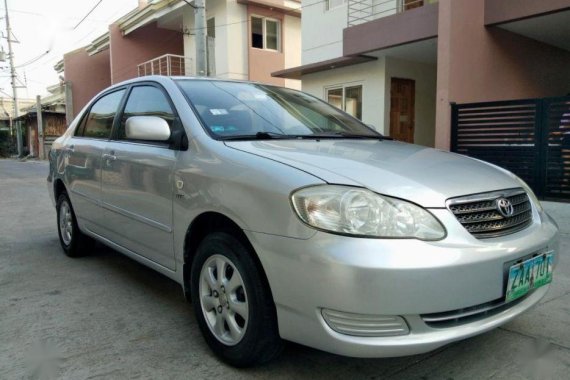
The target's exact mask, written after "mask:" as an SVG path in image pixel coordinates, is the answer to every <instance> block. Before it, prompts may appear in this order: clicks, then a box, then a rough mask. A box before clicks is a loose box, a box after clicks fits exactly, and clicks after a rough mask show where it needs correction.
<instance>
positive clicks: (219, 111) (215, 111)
mask: <svg viewBox="0 0 570 380" xmlns="http://www.w3.org/2000/svg"><path fill="white" fill-rule="evenodd" d="M210 112H211V113H212V115H216V116H217V115H227V114H228V110H226V109H223V108H211V109H210Z"/></svg>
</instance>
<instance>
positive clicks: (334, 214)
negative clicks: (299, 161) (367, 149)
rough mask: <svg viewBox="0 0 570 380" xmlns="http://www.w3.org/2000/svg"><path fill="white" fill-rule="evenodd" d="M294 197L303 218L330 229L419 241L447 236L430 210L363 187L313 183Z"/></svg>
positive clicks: (295, 204)
mask: <svg viewBox="0 0 570 380" xmlns="http://www.w3.org/2000/svg"><path fill="white" fill-rule="evenodd" d="M291 200H292V203H293V208H294V209H295V212H296V213H297V215H299V217H300V218H301V220H302V221H304V222H305V223H307V224H308V225H310V226H312V227H315V228H318V229H320V230H324V231H328V232H333V233H339V234H346V235H354V236H366V237H376V238H415V239H420V240H440V239H443V238H444V237H445V229H444V228H443V226H442V225H441V223H440V222H439V221H438V220H437V219H436V218H435V217H434V216H433V215H432V214H431V213H429V212H428V211H427V210H424V209H423V208H421V207H419V206H416V205H415V204H413V203H410V202H406V201H403V200H400V199H396V198H391V197H387V196H385V195H379V194H376V193H373V192H372V191H370V190H367V189H363V188H358V187H350V186H339V185H320V186H313V187H307V188H304V189H300V190H297V191H296V192H294V193H293V195H292V196H291Z"/></svg>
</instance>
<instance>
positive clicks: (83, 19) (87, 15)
mask: <svg viewBox="0 0 570 380" xmlns="http://www.w3.org/2000/svg"><path fill="white" fill-rule="evenodd" d="M102 2H103V0H99V1H98V2H97V4H95V5H94V6H93V8H91V10H90V11H89V12H87V14H86V15H85V16H84V17H83V18H82V19H81V21H79V22H78V23H77V25H75V26H74V27H73V29H72V30H75V29H77V27H78V26H79V25H81V23H82V22H83V21H85V19H87V17H89V15H90V14H91V13H93V11H94V10H95V9H97V7H98V6H99V5H100V4H101V3H102Z"/></svg>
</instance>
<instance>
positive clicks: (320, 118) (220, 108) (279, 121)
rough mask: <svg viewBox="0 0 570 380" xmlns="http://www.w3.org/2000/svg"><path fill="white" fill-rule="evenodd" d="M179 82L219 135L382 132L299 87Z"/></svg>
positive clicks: (311, 135)
mask: <svg viewBox="0 0 570 380" xmlns="http://www.w3.org/2000/svg"><path fill="white" fill-rule="evenodd" d="M178 84H179V86H180V88H181V89H182V91H183V92H184V94H185V95H186V96H187V98H188V99H189V101H190V102H191V104H192V105H193V106H194V109H195V110H196V111H197V113H198V115H199V116H200V118H201V120H202V122H203V124H204V126H205V127H206V128H207V129H208V130H209V132H210V133H211V134H212V135H213V136H214V137H217V138H228V137H230V138H231V137H244V138H247V137H258V138H259V137H260V136H262V137H268V136H270V137H275V138H319V137H324V138H335V137H370V138H378V137H381V135H379V134H378V133H377V132H375V131H373V130H371V129H370V128H368V127H367V126H366V125H364V124H363V123H361V122H360V121H359V120H357V119H355V118H353V117H351V116H349V115H347V114H345V113H343V112H341V111H339V110H337V109H336V108H334V107H332V106H331V105H329V104H327V103H326V102H323V101H322V100H320V99H317V98H315V97H313V96H311V95H308V94H305V93H303V92H300V91H295V90H291V89H287V88H282V87H275V86H269V85H263V84H253V83H239V82H224V81H206V80H179V81H178ZM260 134H261V135H260Z"/></svg>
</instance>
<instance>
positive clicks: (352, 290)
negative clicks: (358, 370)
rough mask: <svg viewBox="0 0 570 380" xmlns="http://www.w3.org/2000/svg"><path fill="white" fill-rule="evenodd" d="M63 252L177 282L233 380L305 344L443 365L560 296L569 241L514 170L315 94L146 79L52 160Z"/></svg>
mask: <svg viewBox="0 0 570 380" xmlns="http://www.w3.org/2000/svg"><path fill="white" fill-rule="evenodd" d="M50 164H51V165H50V173H49V177H48V189H49V192H50V195H51V197H52V200H53V202H54V205H55V207H56V209H57V226H58V232H59V237H60V241H61V245H62V248H63V250H64V251H65V253H66V254H67V255H69V256H72V257H74V256H80V255H82V254H84V253H86V252H87V250H88V248H90V247H92V246H93V244H92V239H95V240H97V241H99V242H102V243H103V244H106V245H108V246H109V247H112V248H114V249H116V250H117V251H120V252H122V253H124V254H125V255H127V256H129V257H131V258H133V259H135V260H137V261H139V262H141V263H143V264H144V265H147V266H149V267H151V268H153V269H155V270H157V271H159V272H160V273H162V274H164V275H166V276H168V277H170V278H172V279H174V280H175V281H177V282H179V283H180V284H181V285H182V288H183V291H184V293H185V295H186V296H187V297H188V299H191V302H192V304H193V308H194V311H195V314H196V319H197V322H198V325H199V327H200V329H201V331H202V333H203V335H204V337H205V339H206V341H207V343H208V344H209V346H210V347H211V348H212V350H213V351H214V352H215V353H216V354H217V355H219V356H220V357H221V358H222V359H223V360H225V361H226V362H228V363H230V364H232V365H236V366H248V365H254V364H258V363H262V362H265V361H268V360H270V359H272V358H274V357H275V356H276V355H277V354H278V353H279V352H280V350H281V348H282V342H283V340H289V341H294V342H298V343H301V344H305V345H308V346H311V347H315V348H318V349H321V350H324V351H328V352H333V353H336V354H341V355H347V356H354V357H389V356H401V355H411V354H416V353H422V352H427V351H430V350H433V349H435V348H437V347H440V346H442V345H445V344H447V343H450V342H453V341H457V340H460V339H464V338H467V337H470V336H473V335H476V334H480V333H483V332H485V331H488V330H491V329H493V328H495V327H497V326H499V325H501V324H504V323H506V322H508V321H509V320H511V319H513V318H514V317H516V316H517V315H519V314H521V313H522V312H524V311H526V310H527V309H529V308H530V307H532V306H533V305H536V304H537V303H538V302H539V300H540V299H541V298H542V297H543V296H544V295H545V293H546V292H547V290H548V288H549V283H550V282H551V281H552V276H553V269H554V267H555V264H556V261H557V255H558V228H557V226H556V224H555V222H554V221H553V220H552V219H551V218H550V217H549V216H548V215H547V214H546V213H545V212H544V210H543V209H542V207H541V205H540V202H539V201H538V200H537V199H536V197H535V195H534V194H533V192H532V190H531V189H530V188H529V187H528V186H527V185H526V184H525V183H524V182H523V181H522V180H520V179H519V178H517V177H516V176H515V175H513V174H511V173H509V172H508V171H506V170H503V169H501V168H498V167H496V166H493V165H491V164H487V163H484V162H481V161H478V160H475V159H472V158H468V157H464V156H461V155H457V154H453V153H449V152H444V151H439V150H435V149H431V148H426V147H421V146H417V145H412V144H406V143H402V142H397V141H392V140H391V139H390V138H387V137H384V136H382V135H381V134H379V133H378V132H376V131H375V130H373V129H371V128H370V127H368V126H366V125H364V124H363V123H361V122H360V121H359V120H357V119H355V118H353V117H351V116H349V115H347V114H346V113H344V112H342V111H339V110H338V109H336V108H334V107H332V106H330V105H329V104H327V103H325V102H323V101H321V100H319V99H317V98H315V97H312V96H310V95H308V94H305V93H302V92H298V91H294V90H290V89H286V88H281V87H275V86H269V85H263V84H257V83H248V82H233V81H225V80H212V79H193V78H182V77H180V78H168V77H146V78H138V79H135V80H131V81H128V82H124V83H121V84H117V85H115V86H113V87H111V88H109V89H107V90H105V91H103V92H101V93H100V94H99V95H97V96H96V97H95V98H94V99H93V100H92V101H91V102H90V103H89V104H88V105H87V106H86V107H85V109H84V110H83V111H81V112H80V114H79V115H78V116H77V118H76V120H75V121H74V122H73V123H72V124H71V125H70V127H69V129H68V130H67V132H66V133H65V135H64V136H62V137H60V138H59V139H58V140H57V141H56V142H55V143H54V144H53V147H52V150H51V152H50Z"/></svg>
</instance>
